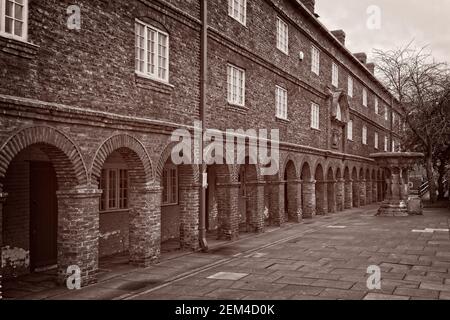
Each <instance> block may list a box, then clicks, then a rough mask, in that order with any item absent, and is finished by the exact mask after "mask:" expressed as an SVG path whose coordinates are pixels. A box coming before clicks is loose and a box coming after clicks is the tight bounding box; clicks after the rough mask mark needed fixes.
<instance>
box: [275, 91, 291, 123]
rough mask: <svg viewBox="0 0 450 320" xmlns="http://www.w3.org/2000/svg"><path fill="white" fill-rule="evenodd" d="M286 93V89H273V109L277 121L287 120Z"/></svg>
mask: <svg viewBox="0 0 450 320" xmlns="http://www.w3.org/2000/svg"><path fill="white" fill-rule="evenodd" d="M287 96H288V92H287V90H286V89H284V88H283V87H280V86H276V88H275V108H276V117H277V118H278V119H283V120H287V119H288V104H287V100H288V99H287Z"/></svg>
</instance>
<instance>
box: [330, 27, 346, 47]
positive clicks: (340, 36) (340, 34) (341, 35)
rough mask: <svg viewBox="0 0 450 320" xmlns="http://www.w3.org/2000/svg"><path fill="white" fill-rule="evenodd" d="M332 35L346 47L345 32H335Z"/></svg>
mask: <svg viewBox="0 0 450 320" xmlns="http://www.w3.org/2000/svg"><path fill="white" fill-rule="evenodd" d="M331 33H332V34H333V36H335V37H336V39H338V40H339V42H340V43H342V45H344V46H345V32H344V30H334V31H331Z"/></svg>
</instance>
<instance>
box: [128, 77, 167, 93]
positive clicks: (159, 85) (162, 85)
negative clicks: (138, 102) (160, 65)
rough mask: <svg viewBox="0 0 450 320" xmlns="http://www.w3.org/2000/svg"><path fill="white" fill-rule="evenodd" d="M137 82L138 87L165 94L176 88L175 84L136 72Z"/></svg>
mask: <svg viewBox="0 0 450 320" xmlns="http://www.w3.org/2000/svg"><path fill="white" fill-rule="evenodd" d="M135 82H136V86H137V87H138V88H141V89H146V90H152V91H156V92H160V93H164V94H170V93H172V91H173V89H174V88H175V86H174V85H171V84H170V83H166V82H162V81H158V80H155V79H152V78H150V77H146V76H144V75H141V74H139V73H135Z"/></svg>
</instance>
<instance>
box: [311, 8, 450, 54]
mask: <svg viewBox="0 0 450 320" xmlns="http://www.w3.org/2000/svg"><path fill="white" fill-rule="evenodd" d="M371 5H376V6H378V7H379V8H380V9H381V10H380V12H381V29H379V30H376V29H375V30H370V29H369V28H368V27H367V20H368V19H369V14H367V13H366V12H367V9H368V8H369V7H370V6H371ZM316 12H317V13H318V14H319V15H320V21H321V22H322V23H323V24H324V25H325V26H326V27H327V28H328V29H329V30H336V29H343V30H344V31H345V33H346V34H347V40H346V43H347V47H348V48H349V49H350V51H352V52H366V53H367V54H368V55H369V59H370V57H371V53H372V50H373V48H377V49H383V50H385V49H390V48H395V47H396V46H399V45H406V44H408V43H409V42H410V41H411V40H413V39H415V44H416V46H419V47H421V46H424V45H429V47H430V49H431V50H433V55H434V56H435V57H436V59H437V60H439V61H442V62H444V61H445V62H448V63H450V0H427V1H424V0H372V1H370V0H316ZM372 21H373V20H372Z"/></svg>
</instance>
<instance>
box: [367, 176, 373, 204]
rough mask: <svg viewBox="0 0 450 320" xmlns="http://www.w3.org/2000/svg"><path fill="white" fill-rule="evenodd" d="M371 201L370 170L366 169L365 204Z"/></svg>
mask: <svg viewBox="0 0 450 320" xmlns="http://www.w3.org/2000/svg"><path fill="white" fill-rule="evenodd" d="M371 203H372V179H371V175H370V170H369V169H367V171H366V204H367V205H369V204H371Z"/></svg>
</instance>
